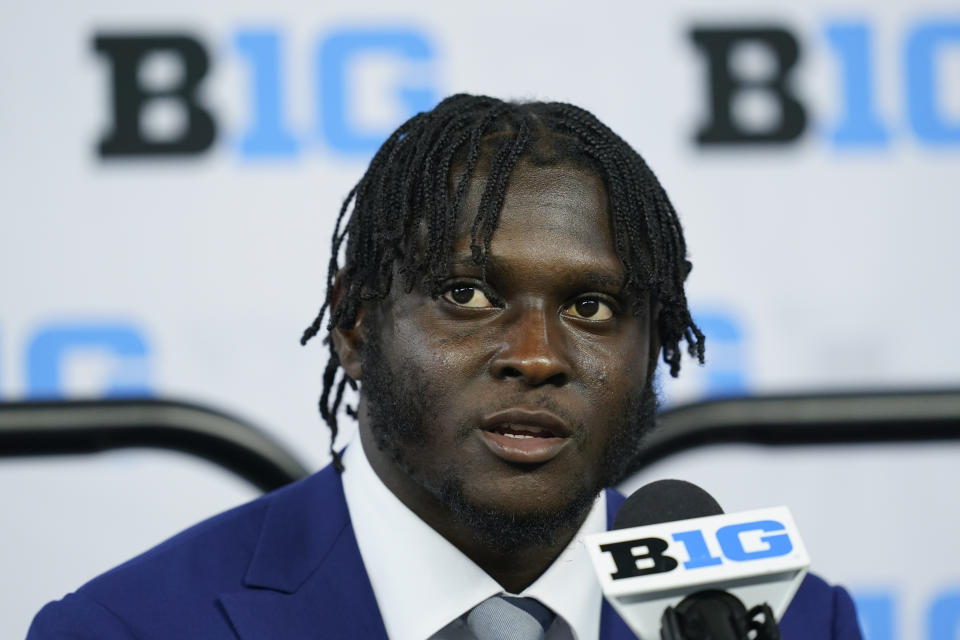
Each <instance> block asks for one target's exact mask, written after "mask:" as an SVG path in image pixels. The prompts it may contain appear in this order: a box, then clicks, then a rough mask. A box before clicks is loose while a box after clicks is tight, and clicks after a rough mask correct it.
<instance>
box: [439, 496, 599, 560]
mask: <svg viewBox="0 0 960 640" xmlns="http://www.w3.org/2000/svg"><path fill="white" fill-rule="evenodd" d="M439 489H440V490H439V495H438V496H437V497H438V498H439V499H440V501H441V502H442V503H443V505H444V506H445V507H446V508H447V510H448V511H449V512H450V514H451V516H452V517H453V518H454V519H455V520H456V521H457V522H459V523H460V524H461V525H463V526H464V527H465V528H467V529H469V530H470V531H472V532H473V533H474V535H475V537H476V540H477V541H478V542H480V543H482V544H484V545H486V546H489V547H492V548H496V549H499V550H500V551H509V550H511V549H518V550H519V549H523V548H531V547H537V546H550V545H553V544H556V543H558V542H560V541H561V539H562V538H563V537H569V536H572V535H573V534H574V533H575V532H576V530H577V529H579V528H580V525H581V524H582V523H583V520H584V518H585V517H586V515H587V512H588V511H589V510H590V507H592V506H593V504H594V501H595V500H596V498H597V495H599V489H598V490H593V489H588V488H586V487H582V488H580V490H578V491H576V492H573V493H572V494H571V495H569V496H558V498H557V500H556V502H555V503H554V504H544V503H542V502H541V503H539V504H531V503H529V502H523V501H517V502H511V501H503V499H502V498H503V495H502V494H501V495H500V496H499V499H497V498H496V497H495V498H494V499H493V500H489V501H488V500H484V499H482V498H481V497H479V496H472V495H469V493H468V492H467V491H465V490H464V486H463V482H462V481H461V480H459V479H453V478H448V479H447V481H445V482H443V483H442V484H441V486H440V487H439Z"/></svg>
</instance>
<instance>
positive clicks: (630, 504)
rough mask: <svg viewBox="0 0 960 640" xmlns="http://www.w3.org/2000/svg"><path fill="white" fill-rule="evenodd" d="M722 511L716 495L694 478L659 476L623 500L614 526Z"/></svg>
mask: <svg viewBox="0 0 960 640" xmlns="http://www.w3.org/2000/svg"><path fill="white" fill-rule="evenodd" d="M721 513H723V509H722V508H721V507H720V505H719V504H718V503H717V501H716V500H714V499H713V496H711V495H710V494H709V493H707V492H706V491H704V490H703V489H701V488H700V487H698V486H697V485H695V484H693V483H692V482H687V481H685V480H657V481H656V482H651V483H650V484H645V485H643V486H642V487H640V488H639V489H637V490H636V491H634V492H633V493H632V494H631V495H630V497H629V498H627V499H626V500H625V501H624V503H623V506H621V507H620V510H619V511H617V517H616V518H614V520H613V528H614V529H629V528H630V527H643V526H646V525H648V524H660V523H661V522H674V521H675V520H689V519H690V518H701V517H703V516H717V515H720V514H721Z"/></svg>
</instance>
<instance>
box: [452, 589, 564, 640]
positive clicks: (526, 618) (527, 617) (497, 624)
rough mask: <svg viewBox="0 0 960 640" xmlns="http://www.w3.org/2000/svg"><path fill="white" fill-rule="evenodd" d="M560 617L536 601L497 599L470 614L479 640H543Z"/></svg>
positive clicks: (503, 597) (509, 598)
mask: <svg viewBox="0 0 960 640" xmlns="http://www.w3.org/2000/svg"><path fill="white" fill-rule="evenodd" d="M555 617H556V614H554V613H553V611H550V609H549V608H548V607H546V606H544V605H542V604H540V603H539V602H538V601H536V600H534V599H533V598H511V597H510V596H494V597H492V598H489V599H487V600H484V601H483V602H481V603H480V604H478V605H477V606H475V607H474V608H473V609H471V610H470V613H468V614H467V626H468V627H470V630H471V631H473V634H474V635H475V636H477V638H478V639H479V640H543V637H544V635H545V634H546V630H547V629H549V628H550V625H551V623H553V619H554V618H555Z"/></svg>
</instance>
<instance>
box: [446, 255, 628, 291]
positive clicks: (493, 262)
mask: <svg viewBox="0 0 960 640" xmlns="http://www.w3.org/2000/svg"><path fill="white" fill-rule="evenodd" d="M449 265H450V268H460V269H464V270H465V271H468V272H471V273H473V272H476V273H477V274H479V272H480V269H481V267H480V265H478V264H477V263H476V262H474V261H473V257H472V256H470V255H466V254H460V255H457V256H453V257H451V258H450V263H449ZM509 268H510V267H509V265H507V264H505V263H504V262H503V260H501V259H499V258H498V257H497V256H495V255H487V264H486V270H487V273H488V274H490V275H491V276H493V277H494V278H496V277H497V276H498V275H502V274H503V273H504V272H507V271H509ZM564 280H565V281H566V282H565V284H568V285H570V286H576V287H581V288H585V289H597V290H601V291H614V292H618V293H619V292H620V291H621V290H622V289H623V284H624V276H623V274H622V273H616V272H613V271H609V270H606V269H602V268H598V269H584V270H582V271H577V272H576V273H574V274H571V275H570V276H569V277H567V278H565V279H564Z"/></svg>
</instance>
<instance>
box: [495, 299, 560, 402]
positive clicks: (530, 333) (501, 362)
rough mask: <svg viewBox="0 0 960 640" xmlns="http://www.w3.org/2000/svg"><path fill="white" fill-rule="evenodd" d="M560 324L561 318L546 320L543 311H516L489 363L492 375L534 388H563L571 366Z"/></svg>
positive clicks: (547, 317)
mask: <svg viewBox="0 0 960 640" xmlns="http://www.w3.org/2000/svg"><path fill="white" fill-rule="evenodd" d="M559 323H560V318H551V317H549V316H548V314H547V313H546V312H545V311H544V310H543V309H527V310H523V311H519V312H518V317H517V318H515V319H514V320H513V321H512V322H510V324H509V326H508V327H507V328H506V331H505V334H504V341H503V344H502V345H501V346H500V349H499V350H498V351H497V353H496V355H495V356H494V357H493V360H492V362H491V363H490V368H491V373H492V374H493V376H494V377H495V378H498V379H500V380H508V379H514V378H515V379H518V380H520V381H522V382H524V383H526V384H528V385H530V386H533V387H535V386H540V385H545V384H550V385H555V386H558V387H559V386H563V385H565V384H566V383H567V381H568V380H569V379H570V374H571V366H570V361H569V360H568V358H567V354H566V349H565V346H564V344H563V343H564V340H563V336H562V331H563V329H562V327H560V326H559Z"/></svg>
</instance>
